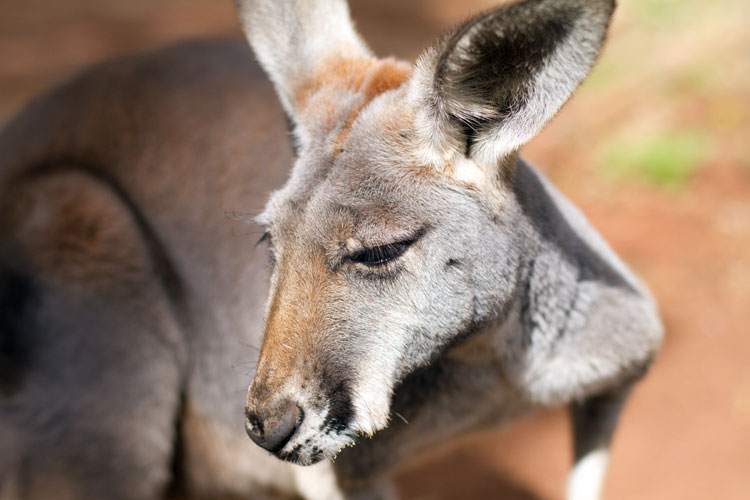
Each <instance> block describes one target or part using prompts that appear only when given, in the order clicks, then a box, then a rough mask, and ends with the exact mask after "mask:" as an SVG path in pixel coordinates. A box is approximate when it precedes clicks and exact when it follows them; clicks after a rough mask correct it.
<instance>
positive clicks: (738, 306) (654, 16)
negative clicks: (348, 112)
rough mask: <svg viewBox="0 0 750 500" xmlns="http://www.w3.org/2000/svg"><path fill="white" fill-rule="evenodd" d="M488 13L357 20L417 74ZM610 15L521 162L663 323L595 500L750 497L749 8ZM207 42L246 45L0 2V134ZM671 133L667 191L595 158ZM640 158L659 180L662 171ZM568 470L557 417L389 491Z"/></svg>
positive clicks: (228, 12) (224, 20)
mask: <svg viewBox="0 0 750 500" xmlns="http://www.w3.org/2000/svg"><path fill="white" fill-rule="evenodd" d="M488 4H491V2H489V3H488V2H485V1H481V0H470V1H464V2H451V1H450V0H432V1H429V0H414V1H407V0H403V1H399V0H382V1H380V2H366V1H365V0H358V1H354V2H353V8H352V10H353V15H354V18H355V21H356V22H357V25H358V27H359V28H360V31H361V32H362V33H363V35H364V37H365V39H366V40H367V41H368V42H369V43H370V44H371V46H372V47H373V49H374V50H375V51H376V53H378V54H380V55H390V54H394V55H397V56H399V57H403V58H407V59H413V58H414V57H415V56H416V55H418V53H419V50H420V49H421V48H422V47H424V46H426V44H428V43H429V41H430V40H431V39H432V38H433V37H434V36H435V35H436V34H437V33H439V32H441V31H442V30H444V29H445V28H446V27H448V26H450V25H451V24H453V23H454V22H456V21H459V20H461V19H462V18H463V17H466V16H467V15H470V14H472V13H475V12H477V11H478V10H480V9H481V7H482V6H486V5H488ZM620 4H621V5H620V7H619V11H618V13H617V14H616V17H615V20H614V23H613V27H612V30H611V34H610V39H609V43H608V46H607V48H606V50H605V52H604V55H603V57H602V60H601V61H600V65H599V67H598V68H597V70H595V73H594V75H592V78H591V79H590V81H589V82H587V83H586V84H585V85H584V86H583V88H582V89H581V91H580V92H579V94H578V96H577V97H575V98H574V99H573V100H572V101H571V102H570V103H568V104H567V105H566V106H565V108H564V109H563V111H562V112H561V113H560V115H559V116H558V117H557V118H556V119H555V120H554V121H553V122H552V124H551V125H550V126H549V127H548V128H547V129H546V130H545V131H544V132H543V133H542V134H541V135H540V136H539V137H538V138H537V139H535V140H534V141H533V142H532V143H531V144H529V145H528V146H527V147H526V148H525V149H524V151H523V155H524V156H525V157H526V158H527V159H528V160H531V161H532V162H534V163H536V164H538V165H541V166H542V167H543V168H544V170H546V172H547V173H548V175H550V177H551V178H552V179H553V180H554V181H555V182H556V183H557V184H558V186H559V187H560V188H561V189H562V191H563V192H565V193H566V194H567V195H568V196H569V197H570V198H572V199H573V201H575V202H576V203H577V204H578V205H579V206H580V207H581V208H582V209H583V210H584V212H585V213H586V214H587V215H588V217H589V218H590V219H591V221H592V223H593V224H594V226H596V227H597V228H598V229H599V230H600V231H601V232H602V234H603V235H604V236H605V238H606V239H607V240H608V241H609V242H610V243H611V244H612V246H613V247H614V248H615V249H616V250H617V251H618V253H620V255H621V256H623V258H624V259H625V260H626V261H627V262H628V263H630V264H631V266H632V267H633V268H634V269H635V270H636V271H637V272H638V273H639V274H640V275H641V276H642V277H643V279H644V280H645V281H646V282H647V283H648V284H649V285H650V287H651V288H652V290H653V292H654V294H655V295H656V297H657V298H658V300H659V303H660V305H661V310H662V314H663V318H664V322H665V325H666V332H667V337H666V342H665V345H664V347H663V349H662V351H661V353H660V354H659V356H658V358H657V360H656V362H655V364H654V366H653V368H652V370H651V371H650V372H649V374H648V376H647V378H646V379H645V380H644V382H643V383H642V384H641V385H640V386H638V387H637V389H636V390H635V392H634V394H633V396H632V398H631V400H630V402H629V404H628V406H627V407H626V410H625V412H624V414H623V416H622V419H621V424H620V427H619V428H618V432H617V434H616V437H615V443H614V449H613V455H612V461H611V473H610V476H609V479H608V482H607V487H606V497H607V498H609V499H613V500H616V499H623V500H624V499H633V500H635V499H638V500H642V499H660V500H670V499H674V500H678V499H679V500H704V499H724V500H740V499H747V498H750V154H749V153H750V146H749V144H750V58H748V57H747V55H748V53H750V52H748V50H749V49H750V32H749V31H748V30H747V27H746V26H747V20H748V19H750V5H749V4H747V2H744V1H742V0H724V1H722V2H699V1H697V0H679V1H677V0H629V1H626V0H621V1H620ZM207 36H232V37H239V36H240V33H239V28H238V26H237V23H236V21H235V18H234V12H233V7H232V2H230V1H229V0H227V1H218V0H160V1H159V2H153V1H150V0H129V1H128V0H64V1H63V0H26V1H24V2H18V1H13V0H0V62H1V63H2V64H0V123H4V122H5V121H7V120H8V119H9V118H10V117H11V116H12V115H13V114H14V113H15V112H16V111H17V110H19V109H20V108H21V107H22V106H23V104H24V103H25V102H27V101H28V100H29V99H31V98H32V97H33V96H34V95H36V94H38V93H40V92H41V91H42V90H44V89H45V88H48V87H50V86H51V85H53V84H55V83H57V82H60V81H61V80H64V79H65V78H66V77H68V76H70V75H71V74H73V73H74V72H75V71H77V70H78V69H80V68H82V67H84V66H86V65H88V64H90V63H93V62H96V61H100V60H103V59H106V58H109V57H113V56H116V55H121V54H124V53H128V52H133V51H138V50H145V49H148V48H151V47H156V46H160V45H164V44H166V43H169V42H172V41H177V40H181V39H185V38H195V37H207ZM683 131H688V132H689V133H690V134H698V136H700V137H701V138H702V139H701V141H700V142H702V143H704V146H703V149H702V151H701V153H700V154H694V155H693V156H688V157H686V158H687V159H686V160H685V162H688V163H690V165H687V163H686V164H685V165H687V166H685V170H684V171H683V170H678V171H677V173H674V172H673V171H671V170H670V171H669V172H672V173H669V172H667V174H666V175H669V176H671V177H669V179H671V180H670V181H669V182H668V183H664V182H663V178H661V179H662V180H659V179H660V177H659V176H660V175H662V173H663V172H661V171H660V170H659V171H657V172H656V176H654V175H653V171H652V170H643V168H641V167H644V166H646V167H649V165H645V163H643V164H634V165H630V167H628V168H630V170H629V171H628V172H626V173H625V174H624V175H621V173H617V174H616V175H611V174H612V173H611V172H609V171H608V170H607V169H608V166H607V164H606V161H603V158H610V157H612V155H611V154H610V155H609V156H608V155H607V153H606V151H607V148H608V147H610V146H611V148H610V150H614V151H615V158H617V156H618V151H619V152H620V153H619V156H627V152H628V151H629V150H631V149H633V148H634V147H636V146H633V145H634V144H635V145H637V144H640V143H639V142H638V141H644V140H645V139H644V138H648V140H649V141H650V140H651V139H652V138H654V137H656V138H659V137H667V136H669V134H675V133H677V134H680V133H682V132H683ZM690 137H693V135H691V136H690ZM665 140H666V139H665ZM623 144H624V145H625V146H623ZM612 148H614V149H612ZM617 148H620V149H617ZM657 149H658V148H657ZM678 153H680V152H679V151H677V152H676V153H672V154H671V155H672V156H674V155H675V154H678ZM641 161H642V162H646V163H648V162H652V163H653V165H652V166H653V167H654V168H657V169H658V168H661V167H660V166H659V165H660V163H659V162H658V158H651V159H649V157H648V155H647V156H646V157H645V159H641ZM683 166H684V165H683ZM667 167H669V165H666V166H665V168H667ZM649 168H651V167H649ZM669 168H671V167H669ZM676 168H678V169H679V168H682V166H680V165H677V167H676ZM569 463H570V437H569V432H568V423H567V421H566V418H565V414H564V412H563V411H562V410H557V411H550V412H546V413H543V414H540V415H537V416H535V417H532V418H530V419H527V420H524V421H522V422H519V423H517V424H514V425H511V426H510V427H508V428H507V429H503V430H499V431H496V432H491V433H483V434H480V435H475V436H470V437H467V438H465V439H463V440H462V441H460V442H458V443H451V444H450V445H448V446H447V447H446V448H445V449H443V450H438V451H436V452H435V453H433V454H431V455H430V456H429V457H426V458H423V459H421V460H420V461H419V462H418V463H416V464H414V465H412V466H411V467H409V468H408V469H407V470H405V471H403V472H402V473H401V474H400V475H399V486H400V490H401V492H402V494H403V497H404V498H405V499H412V500H438V499H440V500H442V499H458V498H460V499H507V500H534V499H559V498H562V496H563V492H564V483H565V477H566V473H567V470H568V468H569Z"/></svg>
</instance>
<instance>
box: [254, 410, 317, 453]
mask: <svg viewBox="0 0 750 500" xmlns="http://www.w3.org/2000/svg"><path fill="white" fill-rule="evenodd" d="M245 417H246V420H245V430H246V431H247V435H248V436H250V439H252V440H253V442H254V443H255V444H257V445H258V446H260V447H261V448H264V449H266V450H268V451H270V452H271V453H276V452H278V451H280V450H281V449H282V448H283V447H284V446H285V445H286V444H287V443H288V442H289V440H290V439H291V437H292V436H293V435H294V433H295V432H296V431H297V429H298V428H299V426H300V424H301V423H302V421H303V420H304V418H305V413H304V412H303V411H302V409H301V408H300V407H299V406H298V405H297V403H295V402H294V401H291V400H289V399H284V400H281V401H274V402H271V403H270V404H268V402H266V403H265V404H264V403H260V404H257V403H253V402H251V401H250V398H248V404H247V407H246V409H245Z"/></svg>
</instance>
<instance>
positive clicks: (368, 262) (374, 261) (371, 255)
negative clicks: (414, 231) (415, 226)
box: [347, 239, 416, 267]
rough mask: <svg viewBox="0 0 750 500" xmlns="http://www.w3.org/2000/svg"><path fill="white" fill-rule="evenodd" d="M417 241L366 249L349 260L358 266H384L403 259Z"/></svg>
mask: <svg viewBox="0 0 750 500" xmlns="http://www.w3.org/2000/svg"><path fill="white" fill-rule="evenodd" d="M415 241H416V240H415V239H412V240H406V241H399V242H397V243H389V244H387V245H380V246H377V247H369V248H365V249H363V250H360V251H359V252H357V253H355V254H353V255H350V256H349V257H348V258H347V260H349V261H350V262H356V263H358V264H364V265H365V266H368V267H377V266H382V265H384V264H387V263H388V262H390V261H392V260H395V259H397V258H399V257H401V256H402V255H403V254H404V252H406V250H407V249H408V248H409V247H410V246H411V245H412V243H414V242H415Z"/></svg>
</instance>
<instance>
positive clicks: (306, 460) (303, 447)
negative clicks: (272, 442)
mask: <svg viewBox="0 0 750 500" xmlns="http://www.w3.org/2000/svg"><path fill="white" fill-rule="evenodd" d="M329 436H330V437H338V438H344V439H346V443H344V444H337V445H336V446H335V447H331V448H328V449H326V447H325V446H321V445H319V444H313V443H311V439H312V438H308V439H307V440H306V441H304V442H302V443H298V444H296V445H294V446H293V447H292V449H291V450H289V451H286V452H283V451H279V452H277V453H275V455H276V456H277V457H278V458H279V459H281V460H284V461H286V462H291V463H293V464H296V465H303V466H306V465H313V464H316V463H318V462H320V461H322V460H335V459H336V457H337V456H338V454H339V453H341V451H342V450H343V449H344V448H348V447H351V446H355V445H356V444H357V443H358V442H359V437H360V436H359V435H358V434H357V433H355V432H353V431H348V432H342V433H330V432H326V433H325V434H323V437H329ZM291 441H293V440H291Z"/></svg>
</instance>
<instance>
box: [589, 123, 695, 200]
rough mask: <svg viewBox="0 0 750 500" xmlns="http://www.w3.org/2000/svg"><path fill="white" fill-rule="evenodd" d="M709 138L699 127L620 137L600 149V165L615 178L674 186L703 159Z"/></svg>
mask: <svg viewBox="0 0 750 500" xmlns="http://www.w3.org/2000/svg"><path fill="white" fill-rule="evenodd" d="M709 153H710V140H709V137H708V135H707V134H706V133H704V132H700V131H678V132H669V133H665V134H663V135H655V136H650V137H646V138H641V139H635V140H633V139H631V140H619V141H615V142H612V143H610V144H608V145H606V146H605V147H604V148H603V149H602V150H601V153H600V155H599V156H600V159H599V163H600V168H601V170H602V171H603V172H604V174H605V175H606V176H608V177H610V178H614V179H615V180H621V179H625V180H635V181H645V182H647V183H650V184H653V185H655V186H658V187H661V188H665V189H671V190H676V189H680V188H682V187H684V186H685V185H686V184H687V182H688V181H689V179H690V177H691V175H692V174H693V173H694V172H695V171H696V170H697V169H698V168H700V166H701V165H702V164H703V163H704V162H705V161H706V159H707V158H708V156H709Z"/></svg>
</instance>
